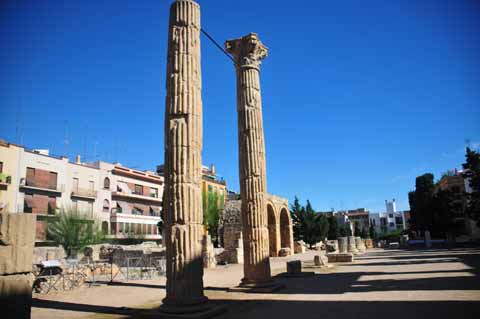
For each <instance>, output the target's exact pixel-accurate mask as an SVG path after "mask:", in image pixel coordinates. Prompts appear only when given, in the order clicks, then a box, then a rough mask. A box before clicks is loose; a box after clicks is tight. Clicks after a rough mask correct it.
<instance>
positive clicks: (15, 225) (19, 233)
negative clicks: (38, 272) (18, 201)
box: [0, 213, 36, 275]
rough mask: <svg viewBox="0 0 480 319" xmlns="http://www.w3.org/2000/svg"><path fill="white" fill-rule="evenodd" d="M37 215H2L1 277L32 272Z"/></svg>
mask: <svg viewBox="0 0 480 319" xmlns="http://www.w3.org/2000/svg"><path fill="white" fill-rule="evenodd" d="M35 219H36V217H35V215H33V214H20V213H19V214H8V213H2V214H0V275H8V274H17V273H28V272H31V271H32V262H33V246H34V245H35Z"/></svg>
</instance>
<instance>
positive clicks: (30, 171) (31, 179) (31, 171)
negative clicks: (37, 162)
mask: <svg viewBox="0 0 480 319" xmlns="http://www.w3.org/2000/svg"><path fill="white" fill-rule="evenodd" d="M25 185H27V186H35V168H32V167H27V176H26V182H25Z"/></svg>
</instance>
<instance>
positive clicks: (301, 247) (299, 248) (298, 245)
mask: <svg viewBox="0 0 480 319" xmlns="http://www.w3.org/2000/svg"><path fill="white" fill-rule="evenodd" d="M293 246H294V247H295V254H303V253H305V252H306V251H307V249H306V248H305V243H304V242H303V241H296V242H294V243H293Z"/></svg>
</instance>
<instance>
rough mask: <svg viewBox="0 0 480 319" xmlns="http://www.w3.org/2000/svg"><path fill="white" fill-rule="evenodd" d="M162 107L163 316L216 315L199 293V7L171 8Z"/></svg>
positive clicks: (183, 1) (184, 2)
mask: <svg viewBox="0 0 480 319" xmlns="http://www.w3.org/2000/svg"><path fill="white" fill-rule="evenodd" d="M166 78H167V97H166V106H165V189H164V195H165V200H164V210H165V214H164V215H165V221H164V222H165V230H164V232H165V247H166V259H167V284H166V297H165V299H164V300H163V304H162V306H161V307H160V309H159V311H160V312H161V313H162V314H161V316H162V317H185V316H189V317H191V316H192V314H193V315H194V316H197V315H198V316H203V317H204V316H209V315H211V314H212V313H215V312H216V310H215V309H213V308H212V307H211V306H210V305H209V304H208V303H207V297H205V295H204V292H203V258H202V239H203V234H204V227H203V211H202V191H201V182H202V157H201V153H202V135H203V132H202V92H201V87H202V81H201V65H200V6H199V5H198V4H197V3H196V2H195V1H193V0H177V1H175V2H173V4H172V6H171V7H170V23H169V37H168V61H167V77H166Z"/></svg>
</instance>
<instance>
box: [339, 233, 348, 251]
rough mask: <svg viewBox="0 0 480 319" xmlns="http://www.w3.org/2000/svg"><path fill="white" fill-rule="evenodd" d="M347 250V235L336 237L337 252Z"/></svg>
mask: <svg viewBox="0 0 480 319" xmlns="http://www.w3.org/2000/svg"><path fill="white" fill-rule="evenodd" d="M347 250H348V237H339V238H338V251H339V253H341V254H342V253H346V252H347Z"/></svg>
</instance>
